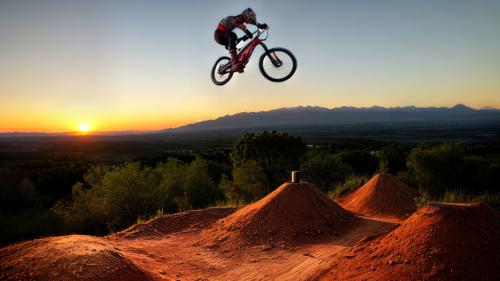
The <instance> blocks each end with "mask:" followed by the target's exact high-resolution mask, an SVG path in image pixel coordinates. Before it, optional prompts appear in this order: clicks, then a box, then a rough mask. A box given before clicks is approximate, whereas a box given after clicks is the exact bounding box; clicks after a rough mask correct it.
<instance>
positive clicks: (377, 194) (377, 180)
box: [338, 174, 418, 219]
mask: <svg viewBox="0 0 500 281" xmlns="http://www.w3.org/2000/svg"><path fill="white" fill-rule="evenodd" d="M417 194H418V193H417V191H416V190H415V189H413V188H411V187H409V186H407V185H406V184H405V183H403V182H402V181H400V180H399V179H398V178H397V177H395V176H392V175H389V174H377V175H375V176H374V177H372V178H371V179H370V180H369V181H368V182H367V183H366V184H364V185H363V186H361V187H359V188H357V189H356V190H354V191H353V192H351V193H350V194H348V195H347V196H345V197H344V198H342V199H340V200H338V203H339V204H340V205H341V206H342V207H344V208H345V209H347V210H349V211H351V212H353V213H355V214H358V215H363V216H368V217H387V218H399V219H404V218H406V217H408V216H409V215H411V214H412V213H413V212H415V211H416V209H417V206H416V204H415V197H416V196H417Z"/></svg>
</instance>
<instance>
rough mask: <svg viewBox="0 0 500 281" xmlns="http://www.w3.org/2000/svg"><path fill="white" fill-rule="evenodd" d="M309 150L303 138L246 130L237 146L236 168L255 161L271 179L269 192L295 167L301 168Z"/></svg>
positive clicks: (233, 153)
mask: <svg viewBox="0 0 500 281" xmlns="http://www.w3.org/2000/svg"><path fill="white" fill-rule="evenodd" d="M305 149H306V147H305V144H304V142H303V141H302V139H301V138H300V137H294V136H291V135H289V134H287V133H278V132H276V131H272V132H268V131H264V132H261V133H246V134H244V135H243V136H242V137H241V138H239V139H238V140H237V141H236V142H235V143H234V145H233V152H232V153H231V161H232V163H233V171H234V169H237V168H239V167H240V166H241V165H243V163H245V162H247V161H255V163H256V164H257V165H258V166H259V167H260V168H261V169H262V171H263V173H264V175H265V177H266V179H267V181H266V184H267V186H266V193H267V192H270V191H272V190H273V189H274V188H276V187H277V186H278V185H279V184H281V183H283V182H284V181H286V180H287V179H288V177H289V173H290V171H291V170H294V169H298V168H299V166H300V159H301V157H302V156H303V155H304V153H305Z"/></svg>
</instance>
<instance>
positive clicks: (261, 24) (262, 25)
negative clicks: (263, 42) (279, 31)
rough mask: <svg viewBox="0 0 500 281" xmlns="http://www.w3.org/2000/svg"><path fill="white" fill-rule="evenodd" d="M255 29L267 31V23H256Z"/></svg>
mask: <svg viewBox="0 0 500 281" xmlns="http://www.w3.org/2000/svg"><path fill="white" fill-rule="evenodd" d="M257 27H258V28H260V29H267V23H258V24H257Z"/></svg>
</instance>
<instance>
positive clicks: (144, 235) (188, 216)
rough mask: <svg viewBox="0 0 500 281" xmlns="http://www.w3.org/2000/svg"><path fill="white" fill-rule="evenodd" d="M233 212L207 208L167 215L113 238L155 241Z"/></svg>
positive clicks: (129, 229)
mask: <svg viewBox="0 0 500 281" xmlns="http://www.w3.org/2000/svg"><path fill="white" fill-rule="evenodd" d="M235 210H236V208H209V209H204V210H193V211H187V212H183V213H178V214H173V215H168V216H164V217H160V218H157V219H154V220H150V221H148V222H145V223H141V224H136V225H133V226H131V227H129V228H128V229H126V230H123V231H121V232H119V233H117V234H115V235H114V236H116V237H117V238H123V239H134V238H141V239H157V238H160V237H162V236H166V235H169V234H172V233H176V232H180V231H183V230H185V229H196V228H203V227H206V226H207V225H209V224H211V223H213V222H214V221H216V220H217V219H219V218H221V217H225V216H227V215H229V214H231V213H233V212H234V211H235Z"/></svg>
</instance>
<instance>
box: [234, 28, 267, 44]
mask: <svg viewBox="0 0 500 281" xmlns="http://www.w3.org/2000/svg"><path fill="white" fill-rule="evenodd" d="M268 30H269V26H268V27H267V28H257V30H255V31H254V32H252V35H254V34H257V35H256V36H254V37H253V38H255V37H259V36H260V35H261V34H263V33H264V32H266V31H268ZM245 38H246V39H245ZM243 39H245V40H243ZM248 39H250V38H247V36H246V35H244V36H243V37H240V38H238V39H237V40H236V44H238V43H240V42H241V41H246V40H248ZM266 39H267V36H266V38H264V39H261V40H266Z"/></svg>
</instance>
